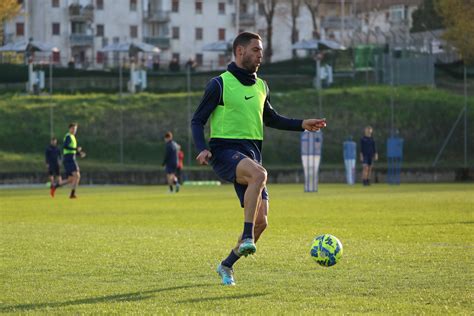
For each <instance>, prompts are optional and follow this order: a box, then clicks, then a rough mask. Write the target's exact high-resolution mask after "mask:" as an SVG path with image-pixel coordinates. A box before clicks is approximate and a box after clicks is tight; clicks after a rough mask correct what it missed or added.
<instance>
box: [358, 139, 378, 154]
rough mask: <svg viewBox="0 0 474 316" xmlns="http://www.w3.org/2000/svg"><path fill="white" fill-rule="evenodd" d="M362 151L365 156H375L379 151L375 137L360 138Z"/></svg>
mask: <svg viewBox="0 0 474 316" xmlns="http://www.w3.org/2000/svg"><path fill="white" fill-rule="evenodd" d="M360 152H361V154H362V155H363V156H365V157H373V156H374V155H375V154H376V153H377V148H375V141H374V138H373V137H367V136H363V137H362V138H361V139H360Z"/></svg>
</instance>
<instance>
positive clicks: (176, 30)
mask: <svg viewBox="0 0 474 316" xmlns="http://www.w3.org/2000/svg"><path fill="white" fill-rule="evenodd" d="M171 38H172V39H179V27H178V26H173V28H172V29H171Z"/></svg>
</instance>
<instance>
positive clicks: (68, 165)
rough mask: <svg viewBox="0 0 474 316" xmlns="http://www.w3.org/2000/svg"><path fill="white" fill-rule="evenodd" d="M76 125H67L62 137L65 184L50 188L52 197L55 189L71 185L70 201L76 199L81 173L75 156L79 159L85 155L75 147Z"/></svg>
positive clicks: (79, 148)
mask: <svg viewBox="0 0 474 316" xmlns="http://www.w3.org/2000/svg"><path fill="white" fill-rule="evenodd" d="M77 127H78V125H77V123H71V124H69V131H68V132H67V133H66V135H65V136H64V141H63V165H64V170H65V173H66V177H67V182H66V183H64V182H63V183H62V184H61V183H56V184H55V185H54V187H53V188H52V195H53V196H54V191H56V189H57V188H59V187H61V186H62V185H65V184H70V185H71V194H70V195H69V198H70V199H75V198H77V196H76V188H77V186H78V185H79V181H80V180H81V173H80V169H79V165H78V164H77V161H76V155H77V154H79V157H81V158H84V157H85V156H86V153H85V152H84V151H82V148H81V147H79V146H77V139H76V133H77Z"/></svg>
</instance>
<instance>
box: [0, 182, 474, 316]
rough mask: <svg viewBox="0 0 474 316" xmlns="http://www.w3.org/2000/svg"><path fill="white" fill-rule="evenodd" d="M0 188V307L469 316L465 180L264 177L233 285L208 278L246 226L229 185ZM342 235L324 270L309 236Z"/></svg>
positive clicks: (470, 259)
mask: <svg viewBox="0 0 474 316" xmlns="http://www.w3.org/2000/svg"><path fill="white" fill-rule="evenodd" d="M61 190H62V191H58V193H57V196H56V198H55V199H51V198H50V197H49V196H48V191H47V189H46V188H44V189H1V190H0V223H1V230H0V242H1V247H0V251H1V259H0V260H1V262H0V269H1V270H0V273H1V276H0V312H3V313H22V314H23V313H52V314H72V313H74V314H77V313H86V314H90V313H94V314H95V313H117V314H130V313H140V314H163V313H186V314H189V313H225V314H229V313H231V314H232V313H248V314H250V313H252V314H300V313H304V314H327V315H329V314H343V313H370V314H393V313H397V314H438V315H444V314H466V315H468V314H470V315H472V313H473V311H474V306H473V303H472V302H473V298H474V297H473V284H474V283H473V281H474V231H473V224H474V216H473V215H474V207H473V205H474V186H473V185H472V184H442V185H441V184H439V185H402V186H399V187H391V186H387V185H374V186H371V187H370V188H364V187H362V186H356V187H348V186H344V185H326V184H324V185H321V186H320V192H319V193H315V194H309V193H306V194H305V193H303V192H302V186H301V185H270V187H269V190H270V196H271V203H270V204H271V208H270V220H269V227H268V230H267V231H266V232H265V234H264V235H263V237H262V239H261V241H259V243H258V244H257V246H258V251H257V254H256V255H255V256H254V258H245V259H242V260H240V262H238V263H237V264H236V266H235V270H236V282H237V286H236V287H231V288H229V287H223V286H221V285H219V279H218V277H217V274H216V273H215V272H214V270H215V268H216V265H217V264H218V262H219V260H220V259H221V258H222V257H223V256H224V255H226V254H227V253H228V252H229V250H230V247H231V245H233V244H234V241H235V239H236V237H237V235H238V233H239V232H240V231H241V229H242V226H243V225H242V211H241V210H240V208H239V205H238V203H237V199H236V198H235V196H234V192H233V187H232V186H229V185H226V186H222V187H189V188H187V187H185V188H184V189H183V191H182V192H181V193H179V194H175V195H171V194H167V193H166V188H165V187H164V186H158V187H156V186H149V187H81V188H79V191H78V195H79V199H78V200H69V199H67V192H66V190H63V189H61ZM322 233H331V234H333V235H335V236H337V237H339V239H340V240H341V241H342V243H343V245H344V257H343V258H342V261H341V262H340V263H338V264H337V265H336V266H334V267H331V268H324V267H320V266H317V265H316V264H315V263H314V262H312V259H311V258H310V256H309V246H310V243H311V241H312V238H313V237H314V236H315V235H318V234H322Z"/></svg>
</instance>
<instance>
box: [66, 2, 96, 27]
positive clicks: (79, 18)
mask: <svg viewBox="0 0 474 316" xmlns="http://www.w3.org/2000/svg"><path fill="white" fill-rule="evenodd" d="M69 19H70V20H71V21H75V22H88V21H89V22H90V21H93V20H94V7H93V6H92V5H86V6H82V5H80V4H75V3H73V4H71V5H70V6H69Z"/></svg>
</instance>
